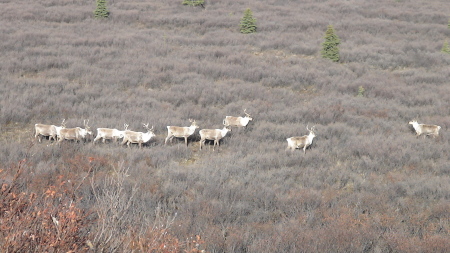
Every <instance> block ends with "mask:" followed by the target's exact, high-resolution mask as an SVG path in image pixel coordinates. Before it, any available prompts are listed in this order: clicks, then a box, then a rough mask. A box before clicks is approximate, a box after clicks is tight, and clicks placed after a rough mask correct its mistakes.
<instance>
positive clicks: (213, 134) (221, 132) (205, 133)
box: [199, 126, 231, 151]
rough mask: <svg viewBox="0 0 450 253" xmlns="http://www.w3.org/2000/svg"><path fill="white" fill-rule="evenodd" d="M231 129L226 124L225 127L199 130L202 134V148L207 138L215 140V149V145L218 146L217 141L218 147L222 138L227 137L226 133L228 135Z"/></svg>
mask: <svg viewBox="0 0 450 253" xmlns="http://www.w3.org/2000/svg"><path fill="white" fill-rule="evenodd" d="M229 131H231V129H230V128H228V127H227V126H224V127H223V129H202V130H200V131H199V134H200V150H202V145H204V144H205V141H206V140H213V141H214V145H213V151H214V147H215V146H216V143H217V147H219V146H220V145H219V142H220V140H221V139H222V138H223V137H225V135H227V133H228V132H229Z"/></svg>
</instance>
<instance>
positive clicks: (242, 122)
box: [223, 109, 253, 127]
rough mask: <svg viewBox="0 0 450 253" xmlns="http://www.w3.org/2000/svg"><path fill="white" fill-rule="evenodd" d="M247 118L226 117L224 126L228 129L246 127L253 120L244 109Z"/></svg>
mask: <svg viewBox="0 0 450 253" xmlns="http://www.w3.org/2000/svg"><path fill="white" fill-rule="evenodd" d="M244 113H245V117H233V116H226V117H225V119H224V120H223V124H224V125H225V126H227V127H246V126H247V125H248V123H249V122H250V121H251V120H253V119H252V117H251V116H250V114H248V113H247V109H244Z"/></svg>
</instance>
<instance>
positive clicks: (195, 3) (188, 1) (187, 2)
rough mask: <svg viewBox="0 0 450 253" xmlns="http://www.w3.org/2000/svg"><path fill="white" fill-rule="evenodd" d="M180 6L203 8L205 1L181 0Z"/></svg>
mask: <svg viewBox="0 0 450 253" xmlns="http://www.w3.org/2000/svg"><path fill="white" fill-rule="evenodd" d="M182 4H183V5H188V6H201V7H203V8H205V6H204V4H205V0H183V2H182Z"/></svg>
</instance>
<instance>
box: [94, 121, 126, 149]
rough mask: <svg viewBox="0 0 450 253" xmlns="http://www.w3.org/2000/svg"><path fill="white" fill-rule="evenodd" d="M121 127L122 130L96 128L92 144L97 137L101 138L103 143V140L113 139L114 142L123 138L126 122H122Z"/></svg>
mask: <svg viewBox="0 0 450 253" xmlns="http://www.w3.org/2000/svg"><path fill="white" fill-rule="evenodd" d="M123 128H124V130H123V131H120V130H118V129H111V128H97V136H96V137H95V139H94V141H93V144H95V142H96V141H97V140H99V139H102V142H103V143H105V140H113V141H114V142H115V143H116V142H117V140H118V139H120V138H123V136H124V134H125V131H127V130H128V124H124V125H123Z"/></svg>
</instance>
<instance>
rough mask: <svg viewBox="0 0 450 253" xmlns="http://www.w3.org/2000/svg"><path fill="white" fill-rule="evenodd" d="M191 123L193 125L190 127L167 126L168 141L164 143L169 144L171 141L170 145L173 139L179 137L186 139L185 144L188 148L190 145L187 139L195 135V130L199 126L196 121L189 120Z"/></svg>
mask: <svg viewBox="0 0 450 253" xmlns="http://www.w3.org/2000/svg"><path fill="white" fill-rule="evenodd" d="M189 122H191V123H192V124H191V126H190V127H178V126H167V137H166V140H165V141H164V144H167V141H169V140H170V143H172V139H173V137H177V138H184V142H185V143H186V146H187V145H188V143H187V138H188V137H189V136H191V135H192V134H194V132H195V129H197V128H198V125H197V123H196V122H195V120H192V119H189Z"/></svg>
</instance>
